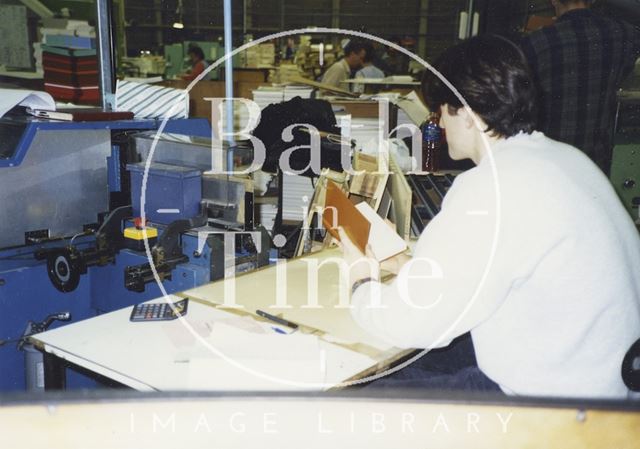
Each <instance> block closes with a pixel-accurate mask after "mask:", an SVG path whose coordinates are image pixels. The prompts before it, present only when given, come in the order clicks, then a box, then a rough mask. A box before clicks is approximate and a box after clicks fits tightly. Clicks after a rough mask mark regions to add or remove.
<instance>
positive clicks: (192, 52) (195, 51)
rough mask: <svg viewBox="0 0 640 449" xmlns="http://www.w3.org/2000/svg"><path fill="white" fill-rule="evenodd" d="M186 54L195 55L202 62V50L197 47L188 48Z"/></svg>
mask: <svg viewBox="0 0 640 449" xmlns="http://www.w3.org/2000/svg"><path fill="white" fill-rule="evenodd" d="M187 54H188V55H195V56H196V57H197V58H198V59H200V60H202V61H204V52H203V51H202V48H200V47H198V46H197V45H194V46H192V47H189V49H188V50H187Z"/></svg>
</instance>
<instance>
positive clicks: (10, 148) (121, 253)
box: [0, 115, 269, 391]
mask: <svg viewBox="0 0 640 449" xmlns="http://www.w3.org/2000/svg"><path fill="white" fill-rule="evenodd" d="M159 125H160V123H159V122H158V121H155V120H130V121H118V122H54V121H43V120H38V119H34V118H27V117H25V116H18V115H15V116H11V115H9V116H5V117H3V118H2V119H0V204H2V209H3V210H2V215H3V218H2V220H0V391H10V390H24V389H25V371H24V354H23V353H22V351H20V350H19V349H18V347H17V343H18V342H17V341H16V340H17V339H19V337H20V336H21V335H22V332H23V331H24V329H25V327H26V325H27V323H28V322H29V321H40V320H43V319H44V318H45V317H46V316H48V315H50V314H54V313H60V312H70V314H71V317H72V320H71V322H74V321H79V320H83V319H86V318H89V317H91V316H95V315H96V314H100V313H105V312H109V311H113V310H117V309H119V308H122V307H125V306H129V305H132V304H136V303H140V302H143V301H146V300H149V299H152V298H154V297H158V296H160V295H161V294H162V293H161V292H160V289H159V287H158V285H157V284H156V283H155V280H154V277H153V275H152V273H151V270H150V267H149V259H148V257H147V254H146V252H145V251H140V249H139V248H137V249H130V248H129V247H128V246H127V245H126V239H125V238H124V236H123V229H124V228H125V227H128V226H134V224H133V222H132V219H133V218H134V217H135V216H136V214H134V213H133V211H132V208H131V206H130V205H131V204H132V197H136V196H137V195H138V192H135V193H134V195H132V194H131V190H132V189H131V183H130V176H129V173H128V172H127V169H126V167H127V165H128V164H135V163H137V162H140V161H144V160H145V157H147V156H148V154H146V153H145V152H144V151H143V150H141V149H140V148H136V143H135V142H136V139H135V138H134V137H132V136H135V135H138V133H140V132H144V131H148V132H149V133H150V134H153V135H155V131H154V130H156V129H157V128H158V127H159ZM165 132H168V133H171V134H170V136H172V137H171V139H172V140H171V141H170V142H169V143H168V144H167V142H165V144H166V145H165V147H163V146H162V144H159V146H158V148H159V151H158V153H157V156H158V158H157V159H156V157H155V156H154V161H158V163H164V164H167V163H169V164H172V165H173V166H174V168H173V170H174V171H178V172H188V173H193V172H194V170H196V171H197V170H200V172H203V170H202V167H198V164H194V162H193V161H191V160H190V159H189V158H190V157H192V156H193V154H194V153H195V152H194V151H191V149H190V151H187V152H185V153H184V154H188V155H189V157H188V158H184V157H176V155H175V151H176V149H175V142H173V141H175V139H176V136H183V137H184V138H182V139H180V140H181V142H182V144H184V142H187V144H188V143H189V142H190V141H191V140H193V139H199V141H200V142H204V141H206V138H208V137H210V136H211V128H210V125H209V123H208V121H206V120H204V119H189V120H186V119H185V120H171V121H169V122H168V123H167V125H166V127H165ZM187 136H188V137H187ZM185 139H186V140H185ZM138 140H139V141H140V142H145V141H149V135H147V136H146V139H145V138H143V139H142V140H140V139H138ZM163 148H165V150H163ZM204 148H205V147H204V145H199V147H198V149H199V150H203V149H204ZM178 150H179V151H181V150H180V149H179V148H178ZM200 152H202V151H200ZM163 154H164V155H165V156H164V159H163ZM166 155H170V156H171V159H170V160H169V159H168V157H167V156H166ZM201 158H202V157H201ZM209 160H210V155H209ZM176 167H178V168H176ZM180 167H182V168H180ZM156 174H157V173H156ZM197 178H198V179H200V182H201V183H202V186H201V195H202V196H203V198H202V199H201V207H200V211H199V215H198V216H190V217H187V215H185V214H182V215H179V216H176V217H172V218H173V219H172V220H159V223H149V226H153V227H154V228H157V229H158V232H159V236H158V240H157V242H156V243H155V245H154V244H152V245H151V246H153V248H152V257H153V262H154V264H155V266H156V268H157V271H158V273H159V275H160V277H161V279H162V281H163V286H164V288H165V289H166V291H167V292H169V293H171V292H177V291H182V290H186V289H189V288H193V287H196V286H198V285H201V284H203V283H206V282H209V281H211V280H214V279H219V278H220V277H222V276H223V275H224V255H223V248H224V245H223V238H222V237H221V236H220V235H219V234H218V233H221V232H224V230H228V229H231V230H234V231H253V228H252V225H253V221H252V218H251V217H252V212H250V210H251V211H252V208H253V204H252V196H251V192H250V189H247V190H246V191H240V190H241V189H240V188H239V187H238V186H239V185H240V184H238V183H237V182H235V183H234V182H231V181H227V180H224V179H220V178H216V177H207V176H198V177H197ZM166 179H167V180H168V181H173V182H175V178H170V177H169V178H166ZM190 179H191V181H193V179H194V178H193V177H192V178H190ZM135 182H136V181H135V180H134V183H135ZM162 183H163V181H162V177H157V178H156V179H155V181H154V184H153V186H152V188H150V189H148V191H147V195H148V198H147V207H148V206H149V204H152V205H153V207H158V208H159V207H160V206H162V205H163V202H162V198H158V195H161V193H158V192H162V191H163V188H164V187H163V184H162ZM221 186H222V187H224V188H222V189H221V188H220V187H221ZM193 188H194V186H193V185H191V186H190V189H191V190H190V193H189V195H191V194H192V193H193V192H192V191H193ZM154 192H155V193H154ZM220 195H223V196H224V198H225V199H226V203H225V202H224V201H221V198H220ZM188 201H193V198H189V199H188ZM169 206H170V207H173V206H172V205H169ZM145 211H146V212H147V210H145ZM148 215H149V214H148ZM188 215H190V214H188ZM230 217H231V218H235V219H236V220H233V219H231V218H230ZM239 218H241V220H238V219H239ZM240 221H241V222H240ZM203 231H204V232H205V234H204V235H205V236H206V238H205V239H203V238H202V235H203V234H202V232H203ZM240 240H241V242H240V243H241V244H240V245H238V248H239V252H240V253H242V254H244V255H246V257H247V258H250V259H251V260H252V261H253V263H255V266H259V265H263V264H265V263H268V257H267V256H266V255H267V253H268V246H269V244H268V236H266V234H265V233H262V234H261V238H260V241H259V242H256V241H254V240H252V239H251V238H242V237H241V238H240ZM203 243H204V244H203ZM60 324H61V323H55V324H54V327H55V326H56V325H60ZM69 374H70V375H69V376H68V387H69V388H78V387H90V386H92V385H95V382H94V381H93V380H90V379H88V378H86V377H84V376H82V375H81V374H78V373H69Z"/></svg>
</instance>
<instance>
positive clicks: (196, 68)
mask: <svg viewBox="0 0 640 449" xmlns="http://www.w3.org/2000/svg"><path fill="white" fill-rule="evenodd" d="M187 55H189V59H190V60H191V70H189V72H188V73H186V74H184V75H182V79H183V80H187V81H193V80H194V79H196V78H197V77H198V76H199V75H200V74H201V73H202V72H204V71H205V70H206V68H207V67H209V64H208V63H207V61H205V59H204V52H203V51H202V48H200V47H198V46H196V45H194V46H191V47H189V49H188V50H187ZM202 79H203V80H208V79H210V77H209V73H207V74H206V75H205V76H204V77H203V78H202Z"/></svg>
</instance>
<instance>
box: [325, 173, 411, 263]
mask: <svg viewBox="0 0 640 449" xmlns="http://www.w3.org/2000/svg"><path fill="white" fill-rule="evenodd" d="M322 223H323V225H324V227H325V228H326V229H327V231H329V233H331V235H332V236H333V237H335V238H336V239H338V240H340V237H339V234H338V229H337V228H338V227H342V228H343V229H344V232H345V234H347V236H348V237H349V239H351V241H352V242H353V243H354V244H355V245H356V246H357V247H358V248H359V249H360V251H362V253H366V247H367V245H368V246H369V247H370V248H371V252H372V253H373V254H372V255H373V257H374V258H375V259H376V260H377V261H379V262H380V261H383V260H386V259H388V258H390V257H393V256H395V255H397V254H400V253H402V252H403V251H405V250H406V249H407V244H406V242H405V241H404V240H403V239H402V237H400V236H399V235H398V234H397V233H396V231H395V230H394V229H393V228H391V227H390V226H389V225H387V223H385V222H384V220H383V219H382V218H381V217H380V216H379V215H378V214H377V213H376V211H374V210H373V208H372V207H371V206H369V205H368V204H367V203H365V202H362V203H359V204H357V205H354V204H353V203H352V202H351V200H349V198H348V197H347V195H346V194H345V193H344V192H343V191H342V190H340V188H339V187H338V186H337V185H336V184H335V183H334V182H332V181H328V182H327V196H326V200H325V210H324V212H323V214H322Z"/></svg>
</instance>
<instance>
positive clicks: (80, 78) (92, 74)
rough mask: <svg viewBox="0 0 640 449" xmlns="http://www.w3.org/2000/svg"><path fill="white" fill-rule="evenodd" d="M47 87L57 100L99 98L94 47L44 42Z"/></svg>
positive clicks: (94, 99) (86, 101)
mask: <svg viewBox="0 0 640 449" xmlns="http://www.w3.org/2000/svg"><path fill="white" fill-rule="evenodd" d="M42 66H43V69H44V88H45V90H46V91H47V92H49V93H50V94H51V96H52V97H53V98H54V99H56V100H58V101H67V102H73V103H87V104H97V103H99V101H100V87H99V82H98V70H99V65H98V57H97V55H96V51H95V50H73V49H68V48H62V47H51V46H48V45H43V46H42Z"/></svg>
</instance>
